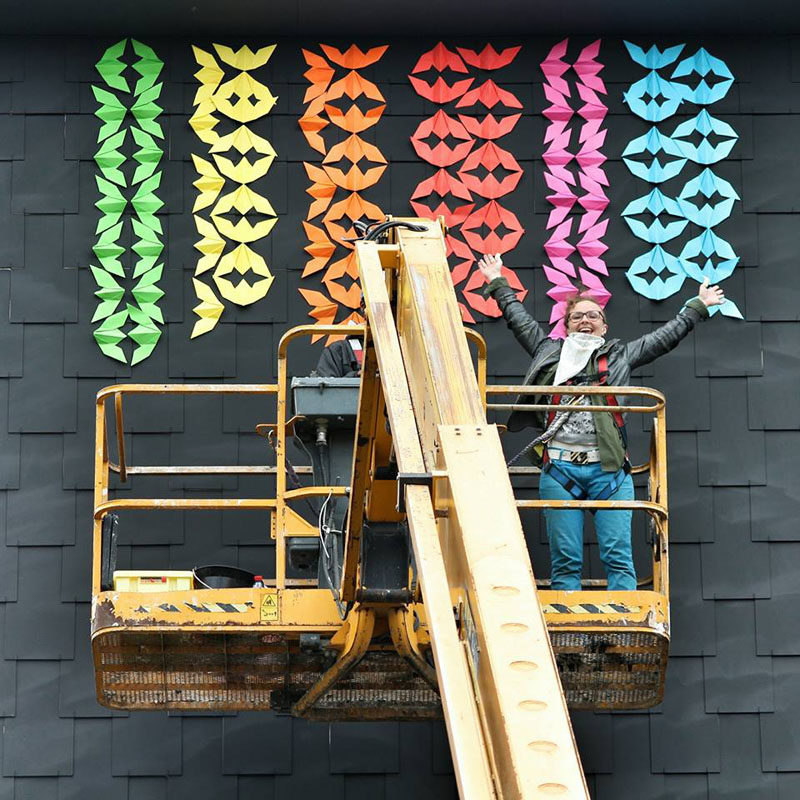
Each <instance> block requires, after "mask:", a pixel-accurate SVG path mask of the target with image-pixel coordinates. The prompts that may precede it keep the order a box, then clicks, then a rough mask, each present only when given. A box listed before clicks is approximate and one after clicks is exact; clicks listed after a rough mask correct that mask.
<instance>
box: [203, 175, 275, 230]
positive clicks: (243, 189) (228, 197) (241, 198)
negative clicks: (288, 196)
mask: <svg viewBox="0 0 800 800" xmlns="http://www.w3.org/2000/svg"><path fill="white" fill-rule="evenodd" d="M233 209H236V211H238V212H239V213H240V214H242V215H245V214H247V213H248V212H249V211H255V212H256V213H258V214H260V215H264V216H267V217H270V219H265V220H261V221H259V222H256V223H255V224H252V223H251V222H249V221H248V219H247V218H246V217H245V216H242V218H241V219H240V220H239V221H238V222H236V223H233V222H231V221H230V220H229V219H226V218H225V216H223V215H225V214H227V213H228V212H230V211H232V210H233ZM211 219H212V220H213V222H214V225H215V226H216V228H217V230H218V231H219V232H220V234H221V235H222V236H224V237H225V238H226V239H230V240H231V241H234V242H238V243H240V244H241V243H248V242H254V241H256V239H261V238H262V237H264V236H266V235H267V234H268V233H269V232H270V231H271V230H272V228H273V227H274V225H275V223H276V222H277V221H278V218H277V215H276V214H275V209H273V207H272V204H271V203H270V202H269V200H267V198H266V197H262V196H261V195H260V194H258V193H257V192H254V191H253V190H252V189H250V188H249V187H248V186H247V185H242V186H240V187H239V188H238V189H235V190H234V191H232V192H229V193H228V194H225V195H223V196H222V197H220V199H219V200H217V203H216V205H215V206H214V208H213V209H211Z"/></svg>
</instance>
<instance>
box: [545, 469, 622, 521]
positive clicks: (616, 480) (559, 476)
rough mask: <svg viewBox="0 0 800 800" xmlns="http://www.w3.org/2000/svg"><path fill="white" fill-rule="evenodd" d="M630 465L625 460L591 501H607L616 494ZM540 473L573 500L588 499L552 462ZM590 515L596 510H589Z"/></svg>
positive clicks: (579, 487) (581, 489)
mask: <svg viewBox="0 0 800 800" xmlns="http://www.w3.org/2000/svg"><path fill="white" fill-rule="evenodd" d="M630 471H631V465H630V463H629V462H628V461H627V460H626V461H625V463H624V464H623V465H622V468H621V469H619V470H618V471H617V472H616V473H614V475H612V476H611V478H610V479H609V481H608V483H607V484H606V485H605V486H604V487H603V490H602V491H601V492H599V493H598V495H597V497H594V498H592V499H594V500H608V498H609V497H611V496H612V495H614V494H616V492H617V490H618V489H619V488H620V486H622V483H623V481H624V480H625V477H626V476H627V475H628V473H630ZM542 472H543V473H545V474H547V475H549V476H550V477H551V478H553V480H555V481H556V482H557V483H559V484H561V486H563V487H564V489H566V490H567V491H568V492H569V493H570V495H572V498H573V500H586V498H587V497H588V495H587V493H586V491H585V490H584V489H583V487H581V486H579V485H578V484H577V483H575V481H574V480H572V478H570V477H569V475H567V474H566V472H564V471H563V470H562V469H561V468H560V467H559V466H558V465H557V464H556V462H554V461H548V462H547V463H546V464H545V465H544V466H543V467H542ZM590 511H591V513H592V514H594V513H595V512H596V511H597V509H590Z"/></svg>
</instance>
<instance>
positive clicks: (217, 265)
mask: <svg viewBox="0 0 800 800" xmlns="http://www.w3.org/2000/svg"><path fill="white" fill-rule="evenodd" d="M192 50H193V51H194V57H195V60H196V61H197V64H198V66H199V67H200V69H199V70H198V71H197V72H196V73H195V77H196V78H197V80H198V81H199V83H200V86H199V87H198V89H197V91H196V92H195V96H194V106H195V112H194V114H193V115H192V117H191V119H190V120H189V124H190V125H191V127H192V129H193V130H194V132H195V133H196V134H197V138H198V139H200V141H202V142H204V143H205V144H207V145H208V146H209V151H208V155H209V156H210V159H211V160H209V159H206V158H202V157H201V156H199V155H196V154H192V161H193V162H194V167H195V171H196V172H197V176H198V177H197V180H196V181H195V182H194V186H195V188H196V189H197V191H198V194H197V198H196V199H195V202H194V208H193V209H192V212H193V214H194V223H195V227H196V229H197V232H198V234H199V235H200V237H201V238H200V240H199V241H197V242H196V243H195V249H197V250H198V251H199V252H200V257H199V259H198V261H197V266H196V268H195V273H194V278H193V281H192V283H193V286H194V290H195V294H196V295H197V299H198V300H199V301H200V302H199V303H198V305H196V306H195V307H194V309H193V310H194V313H195V314H196V315H197V317H198V319H197V321H196V322H195V324H194V328H193V329H192V338H193V339H194V338H195V337H197V336H201V335H203V334H204V333H208V332H209V331H211V330H213V328H214V327H215V326H216V324H217V322H218V321H219V318H220V317H221V316H222V312H223V311H224V310H225V305H224V303H223V300H227V301H229V302H231V303H235V304H236V305H240V306H248V305H251V304H252V303H255V302H257V301H258V300H261V299H263V298H264V297H266V295H267V293H268V292H269V290H270V287H271V286H272V282H273V280H274V277H273V275H272V272H271V271H270V269H269V267H268V266H267V262H266V260H265V259H264V257H263V256H262V255H261V254H260V253H259V252H258V249H257V245H256V243H258V242H260V241H261V240H263V239H264V237H266V236H267V235H268V234H269V233H270V231H271V230H272V228H273V227H274V226H275V223H276V222H277V219H278V218H277V215H276V213H275V210H274V209H273V207H272V205H271V204H270V202H269V200H267V198H266V197H264V196H263V195H261V194H260V193H259V190H257V189H256V188H254V186H253V184H255V183H256V182H258V181H259V180H260V179H261V178H263V177H264V176H265V175H266V174H267V172H268V171H269V168H270V167H271V166H272V163H273V161H274V160H275V156H276V153H275V150H274V149H273V147H272V145H271V144H270V143H269V142H268V141H267V140H266V139H264V138H263V137H261V136H259V135H258V134H257V133H255V131H254V130H253V129H252V127H251V125H250V124H251V123H253V122H254V121H256V120H259V119H261V118H262V117H264V116H265V115H266V114H268V113H269V112H270V111H271V110H272V108H273V106H274V105H275V103H276V102H277V100H278V98H277V97H276V96H275V95H273V94H272V92H271V91H270V90H269V88H268V87H267V86H265V85H264V84H263V83H261V82H260V81H259V80H258V79H257V78H255V77H253V75H252V74H251V73H253V72H256V71H257V70H259V69H261V68H262V67H264V66H265V65H266V63H267V62H268V61H269V58H270V56H271V55H272V53H273V52H274V50H275V45H270V46H268V47H262V48H260V49H259V50H257V51H256V52H253V51H252V50H251V49H250V48H249V47H248V46H247V45H245V46H244V47H241V48H240V49H239V50H236V51H234V50H233V49H232V48H230V47H227V46H225V45H220V44H215V45H214V50H215V52H216V57H215V56H214V54H212V53H209V52H207V51H205V50H202V49H200V48H199V47H192ZM226 67H227V68H232V69H233V70H237V72H236V73H235V74H234V75H232V76H231V75H229V74H226ZM227 72H230V69H228V70H227ZM223 117H224V118H226V122H228V127H229V128H231V130H230V132H228V133H226V134H224V135H223V134H221V133H220V132H219V131H218V130H216V129H217V128H218V127H220V129H222V128H224V127H225V126H224V125H223V126H220V122H222V121H223V120H222V118H223ZM200 212H203V213H202V214H201V213H200ZM230 217H234V218H235V219H236V221H235V222H234V221H232V220H231V218H230ZM251 219H252V220H253V221H252V222H251ZM201 276H203V277H202V278H201ZM211 281H213V285H214V288H212V286H211ZM215 290H216V291H215Z"/></svg>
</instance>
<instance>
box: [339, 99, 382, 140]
mask: <svg viewBox="0 0 800 800" xmlns="http://www.w3.org/2000/svg"><path fill="white" fill-rule="evenodd" d="M385 108H386V106H385V105H383V106H373V107H372V108H369V109H367V111H366V112H364V111H362V110H361V109H360V108H359V107H358V106H356V105H352V106H350V108H349V109H347V112H342V111H341V109H339V108H337V107H336V106H334V105H330V104H329V103H326V104H325V113H326V114H327V115H328V119H329V120H330V121H331V122H332V123H333V124H334V125H336V126H337V127H338V128H341V129H342V130H345V131H348V132H349V133H361V132H362V131H365V130H366V129H367V128H371V127H372V126H373V125H375V124H377V122H378V120H379V119H380V118H381V115H382V114H383V111H384V109H385Z"/></svg>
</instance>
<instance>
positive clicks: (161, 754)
mask: <svg viewBox="0 0 800 800" xmlns="http://www.w3.org/2000/svg"><path fill="white" fill-rule="evenodd" d="M181 769H182V751H181V720H180V719H178V718H175V717H168V716H167V715H166V714H165V713H163V712H158V711H149V712H147V711H139V712H137V713H134V714H131V715H130V716H129V717H114V718H113V719H112V720H111V774H112V775H114V776H125V775H151V776H168V775H180V773H181Z"/></svg>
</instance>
